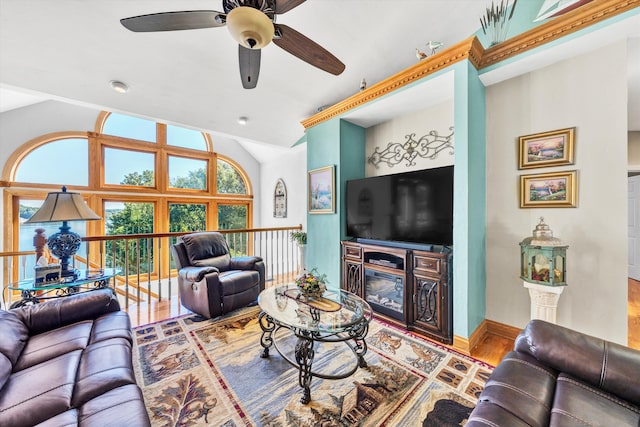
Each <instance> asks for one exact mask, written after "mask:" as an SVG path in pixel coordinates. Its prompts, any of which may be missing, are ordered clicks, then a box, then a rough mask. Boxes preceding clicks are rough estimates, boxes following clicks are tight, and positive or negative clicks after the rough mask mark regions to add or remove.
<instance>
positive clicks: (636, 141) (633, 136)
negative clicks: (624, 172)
mask: <svg viewBox="0 0 640 427" xmlns="http://www.w3.org/2000/svg"><path fill="white" fill-rule="evenodd" d="M627 154H628V162H629V166H634V168H636V169H637V168H638V167H640V131H637V132H629V146H628V151H627Z"/></svg>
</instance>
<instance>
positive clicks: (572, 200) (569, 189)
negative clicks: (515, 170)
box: [520, 170, 578, 208]
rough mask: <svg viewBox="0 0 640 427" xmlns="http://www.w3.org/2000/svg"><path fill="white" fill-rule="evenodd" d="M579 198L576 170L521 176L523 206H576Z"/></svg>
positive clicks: (521, 201) (521, 205) (521, 204)
mask: <svg viewBox="0 0 640 427" xmlns="http://www.w3.org/2000/svg"><path fill="white" fill-rule="evenodd" d="M577 198H578V182H577V172H576V171H574V170H573V171H564V172H551V173H541V174H535V175H521V176H520V207H521V208H575V207H576V206H577Z"/></svg>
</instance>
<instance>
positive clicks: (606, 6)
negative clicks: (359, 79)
mask: <svg viewBox="0 0 640 427" xmlns="http://www.w3.org/2000/svg"><path fill="white" fill-rule="evenodd" d="M636 7H640V0H622V1H621V0H599V1H593V2H590V3H587V4H586V5H584V6H582V7H579V8H577V9H575V10H572V11H570V12H567V13H566V14H564V15H561V16H559V17H557V18H554V19H552V20H551V21H549V22H546V23H544V24H542V25H539V26H537V27H535V28H533V29H531V30H529V31H526V32H524V33H522V34H519V35H517V36H515V37H512V38H510V39H508V40H506V41H504V42H502V43H500V44H498V45H496V46H493V47H491V48H488V49H486V50H485V49H484V47H483V46H482V44H481V43H480V41H479V40H478V38H477V37H476V36H472V37H469V38H467V39H465V40H463V41H462V42H460V43H458V44H455V45H453V46H451V47H449V48H447V49H444V50H442V51H441V52H439V53H436V54H434V55H432V56H430V57H427V58H425V59H423V60H421V61H420V62H418V63H417V64H415V65H412V66H410V67H408V68H406V69H405V70H403V71H400V72H399V73H396V74H394V75H393V76H391V77H389V78H387V79H385V80H382V81H381V82H379V83H376V84H374V85H372V86H370V87H368V88H367V89H365V90H363V91H361V92H358V93H356V94H354V95H352V96H350V97H348V98H346V99H344V100H342V101H340V102H338V103H336V104H334V105H332V106H331V107H328V108H326V109H324V110H322V111H320V112H319V113H317V114H314V115H313V116H311V117H309V118H308V119H305V120H303V121H302V122H301V123H302V125H303V126H304V128H305V129H309V128H310V127H313V126H315V125H317V124H319V123H322V122H324V121H327V120H330V119H332V118H334V117H337V116H340V115H343V114H345V113H346V112H347V111H349V110H352V109H354V108H356V107H359V106H361V105H363V104H366V103H368V102H370V101H373V100H376V99H377V98H380V97H382V96H385V95H387V94H389V93H390V92H393V91H395V90H396V89H399V88H401V87H403V86H406V85H408V84H411V83H413V82H415V81H416V80H419V79H422V78H424V77H426V76H429V75H431V74H434V73H436V72H438V71H441V70H443V69H445V68H447V67H449V66H450V65H452V64H455V63H456V62H459V61H462V60H465V59H468V60H469V61H470V62H471V63H472V64H473V65H474V67H476V69H478V70H481V69H483V68H486V67H489V66H492V65H494V64H496V63H498V62H501V61H504V60H506V59H509V58H511V57H514V56H517V55H519V54H521V53H524V52H526V51H528V50H531V49H535V48H537V47H540V46H542V45H544V44H547V43H550V42H552V41H555V40H557V39H559V38H561V37H564V36H567V35H569V34H571V33H574V32H576V31H580V30H583V29H585V28H587V27H589V26H591V25H594V24H597V23H598V22H601V21H604V20H606V19H609V18H612V17H614V16H616V15H619V14H621V13H624V12H627V11H629V10H631V9H634V8H636Z"/></svg>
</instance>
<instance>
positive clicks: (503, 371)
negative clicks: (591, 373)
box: [480, 351, 557, 427]
mask: <svg viewBox="0 0 640 427" xmlns="http://www.w3.org/2000/svg"><path fill="white" fill-rule="evenodd" d="M556 375H557V374H556V372H554V371H553V370H552V369H550V368H548V367H545V366H543V365H542V364H540V362H538V361H537V360H536V359H534V358H533V357H531V356H529V355H526V354H522V353H517V352H515V351H512V352H510V353H508V354H507V355H506V356H505V357H504V358H503V359H502V361H501V362H500V364H499V365H498V366H497V367H496V368H495V369H494V370H493V372H492V373H491V376H490V377H489V380H488V381H487V383H486V384H485V386H484V390H483V391H482V394H481V395H480V400H482V401H488V402H491V403H494V404H496V405H498V406H500V407H501V408H503V409H504V410H506V411H508V412H510V413H512V414H513V415H515V416H516V417H517V418H519V419H521V420H523V421H524V422H525V423H526V424H527V425H530V426H540V427H542V426H546V425H548V423H549V416H550V411H551V404H552V402H553V391H554V388H555V381H556Z"/></svg>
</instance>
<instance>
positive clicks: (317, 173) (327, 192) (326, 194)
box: [307, 166, 336, 214]
mask: <svg viewBox="0 0 640 427" xmlns="http://www.w3.org/2000/svg"><path fill="white" fill-rule="evenodd" d="M307 194H308V197H309V213H312V214H323V213H334V212H335V210H336V197H335V177H334V167H333V166H325V167H323V168H319V169H314V170H311V171H309V176H308V189H307Z"/></svg>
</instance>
